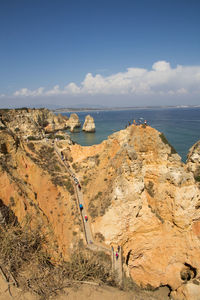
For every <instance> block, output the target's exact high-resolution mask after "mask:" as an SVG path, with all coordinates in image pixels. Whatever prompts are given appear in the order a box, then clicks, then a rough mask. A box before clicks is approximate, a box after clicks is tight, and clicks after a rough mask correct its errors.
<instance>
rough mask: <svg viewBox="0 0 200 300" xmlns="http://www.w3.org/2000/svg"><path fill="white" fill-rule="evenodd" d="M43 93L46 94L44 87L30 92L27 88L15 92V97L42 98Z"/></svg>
mask: <svg viewBox="0 0 200 300" xmlns="http://www.w3.org/2000/svg"><path fill="white" fill-rule="evenodd" d="M43 92H44V88H43V87H40V88H38V89H36V90H33V91H31V90H29V89H27V88H22V89H21V90H18V91H16V92H14V94H13V95H14V96H25V97H26V96H41V95H43Z"/></svg>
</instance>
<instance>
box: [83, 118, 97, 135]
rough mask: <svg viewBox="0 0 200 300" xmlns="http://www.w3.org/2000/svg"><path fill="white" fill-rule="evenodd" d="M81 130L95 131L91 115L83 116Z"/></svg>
mask: <svg viewBox="0 0 200 300" xmlns="http://www.w3.org/2000/svg"><path fill="white" fill-rule="evenodd" d="M82 130H83V131H85V132H95V123H94V118H93V117H91V116H90V115H87V116H86V117H85V122H84V124H83V128H82Z"/></svg>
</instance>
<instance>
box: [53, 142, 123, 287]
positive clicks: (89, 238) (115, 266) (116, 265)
mask: <svg viewBox="0 0 200 300" xmlns="http://www.w3.org/2000/svg"><path fill="white" fill-rule="evenodd" d="M54 150H55V152H56V154H57V156H59V158H60V160H61V161H62V164H63V165H64V166H65V168H66V170H67V172H68V173H69V174H70V176H71V177H72V180H73V185H74V189H75V192H76V201H77V206H78V211H79V212H80V215H81V219H82V224H83V229H84V233H85V239H86V243H87V248H89V249H91V250H93V251H104V252H106V253H108V254H109V255H111V260H112V270H113V273H114V274H115V276H116V279H117V281H118V284H119V285H120V286H121V285H122V279H123V265H122V249H121V248H120V251H119V252H118V255H119V256H118V258H116V251H117V249H113V247H112V248H110V247H106V246H105V245H100V244H99V243H97V242H96V241H95V240H94V239H93V235H92V230H91V226H90V220H87V221H86V220H85V216H88V214H87V211H86V205H85V201H84V197H83V193H82V190H81V189H80V188H79V187H78V184H75V181H74V178H77V177H76V174H74V173H73V172H72V170H71V168H70V165H69V163H67V162H66V160H65V159H63V158H62V156H61V151H60V150H59V149H58V148H57V146H56V144H55V143H54ZM78 182H79V181H78ZM81 204H82V206H83V208H82V209H80V205H81Z"/></svg>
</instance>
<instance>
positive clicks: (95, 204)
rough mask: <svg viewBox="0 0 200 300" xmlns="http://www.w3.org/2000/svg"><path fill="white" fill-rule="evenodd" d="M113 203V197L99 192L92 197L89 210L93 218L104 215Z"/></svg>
mask: <svg viewBox="0 0 200 300" xmlns="http://www.w3.org/2000/svg"><path fill="white" fill-rule="evenodd" d="M110 205H111V198H110V197H108V196H107V195H104V194H103V193H102V192H98V193H97V194H96V195H95V196H94V197H93V198H92V199H90V202H89V206H88V212H89V214H90V216H91V217H92V219H94V218H96V217H98V216H103V215H104V214H105V212H106V210H107V209H108V207H109V206H110Z"/></svg>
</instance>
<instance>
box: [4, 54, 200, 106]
mask: <svg viewBox="0 0 200 300" xmlns="http://www.w3.org/2000/svg"><path fill="white" fill-rule="evenodd" d="M99 95H100V96H101V95H105V96H106V95H107V96H109V95H110V96H116V97H117V96H120V95H121V96H124V97H125V96H128V97H130V96H131V98H133V97H134V96H135V97H137V98H138V99H140V97H141V98H143V99H144V97H145V98H148V97H150V98H151V96H153V97H156V96H159V98H161V99H162V97H163V98H164V97H166V96H167V97H168V98H170V97H171V98H174V97H179V98H180V96H189V99H190V98H192V97H195V98H196V99H199V96H200V66H182V65H177V66H176V67H175V68H172V67H171V65H170V63H169V62H166V61H164V60H163V61H157V62H155V63H154V64H153V65H152V69H151V70H148V69H145V68H127V70H126V71H125V72H119V73H116V74H113V75H110V76H102V75H100V74H96V75H92V74H91V73H88V74H86V76H85V78H84V80H83V81H82V82H81V84H80V85H77V84H76V83H75V82H71V83H69V84H67V85H66V86H65V87H64V88H61V87H60V86H59V85H56V86H54V87H53V88H51V89H45V88H44V87H39V88H37V89H35V90H31V89H28V88H26V87H24V88H22V89H19V90H17V91H15V92H14V93H13V94H12V96H11V98H12V99H17V98H23V99H25V98H35V99H37V98H38V99H39V98H40V99H41V98H42V99H47V98H53V96H54V97H55V96H56V98H57V97H60V98H61V96H70V97H72V96H78V98H79V99H80V98H81V97H84V96H90V97H93V98H95V96H99ZM0 96H1V98H5V97H8V95H3V94H2V95H0ZM9 97H10V96H9ZM165 104H168V103H165ZM174 104H176V103H174ZM122 105H123V103H122Z"/></svg>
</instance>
